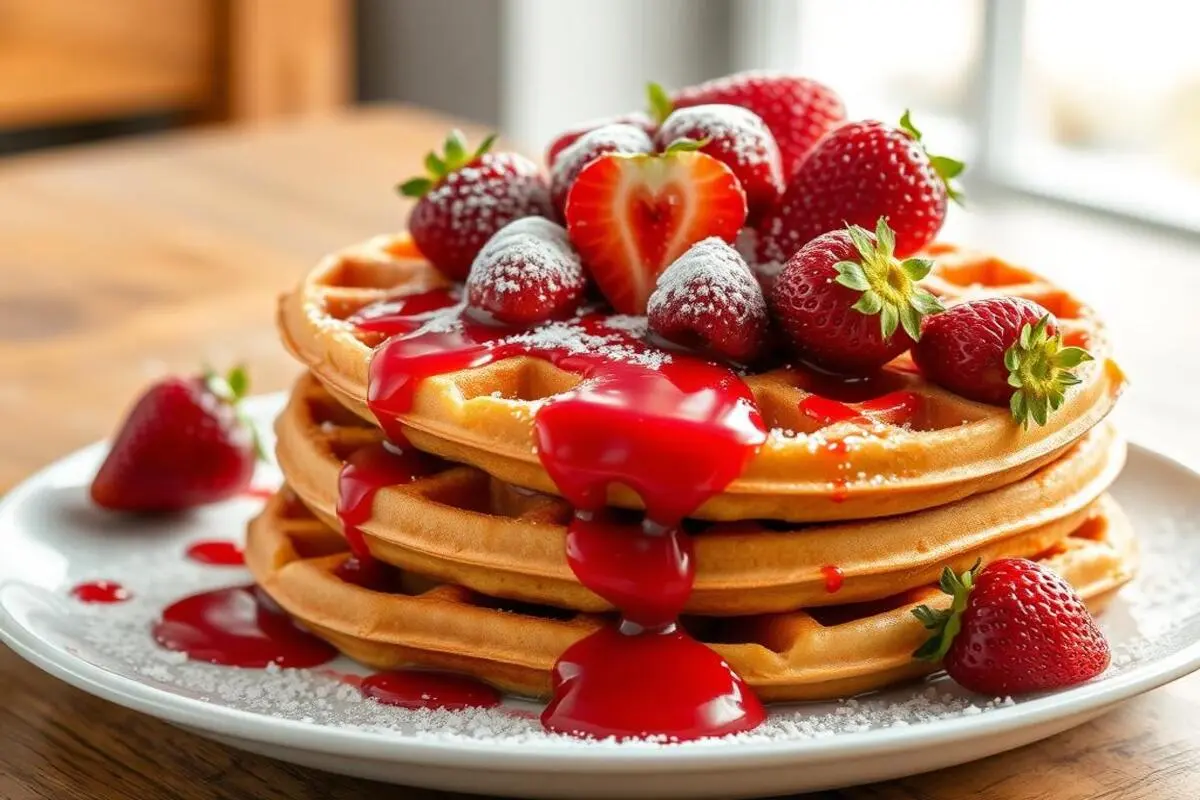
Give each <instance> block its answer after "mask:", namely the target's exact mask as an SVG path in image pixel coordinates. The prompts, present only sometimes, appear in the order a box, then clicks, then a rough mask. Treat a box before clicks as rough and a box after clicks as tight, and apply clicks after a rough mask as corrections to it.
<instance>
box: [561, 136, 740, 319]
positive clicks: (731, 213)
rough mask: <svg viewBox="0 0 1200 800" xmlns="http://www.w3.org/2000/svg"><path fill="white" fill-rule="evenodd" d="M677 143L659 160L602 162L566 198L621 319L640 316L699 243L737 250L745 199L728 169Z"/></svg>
mask: <svg viewBox="0 0 1200 800" xmlns="http://www.w3.org/2000/svg"><path fill="white" fill-rule="evenodd" d="M697 144H698V143H697V142H690V141H687V140H684V141H680V142H676V143H674V144H673V145H671V147H669V148H668V149H667V151H666V152H665V153H661V154H644V155H624V154H612V153H610V154H608V155H602V156H600V157H599V158H597V159H595V160H594V161H592V162H591V163H590V164H588V165H587V166H586V167H584V168H583V171H582V172H580V173H579V177H577V178H576V179H575V183H574V185H573V186H572V187H571V190H570V192H569V193H568V194H567V207H566V218H567V232H568V234H569V235H570V237H571V243H572V244H574V245H575V249H576V250H578V251H579V255H580V256H581V257H582V258H583V263H584V266H585V267H586V268H587V269H588V271H589V272H590V274H591V276H592V278H593V280H595V282H596V285H597V286H598V287H599V288H600V291H601V292H602V293H603V294H604V296H605V297H606V298H607V299H608V301H609V303H611V304H612V307H613V308H615V309H616V310H617V311H619V312H621V313H622V314H642V313H645V311H646V300H647V298H649V297H650V293H651V292H652V291H653V290H654V285H655V281H656V279H657V278H658V275H659V273H660V272H662V271H663V270H664V269H665V268H666V266H667V265H668V264H670V263H671V262H672V261H674V260H675V259H677V258H678V257H679V256H680V255H682V254H683V253H684V251H686V250H687V249H688V248H689V247H691V246H692V245H693V244H695V243H696V242H698V241H700V240H701V239H707V238H708V237H710V236H716V237H717V238H719V239H722V240H724V241H726V242H732V241H733V240H734V238H735V237H736V236H737V234H738V231H739V230H741V228H742V224H743V223H744V222H745V221H746V193H745V192H744V191H743V190H742V187H741V184H739V183H738V179H737V177H736V176H735V175H734V174H733V171H732V170H730V169H729V167H727V166H725V165H724V164H722V163H721V162H720V161H718V160H717V159H715V158H713V157H712V156H708V155H705V154H704V153H697V152H695V149H696V146H697Z"/></svg>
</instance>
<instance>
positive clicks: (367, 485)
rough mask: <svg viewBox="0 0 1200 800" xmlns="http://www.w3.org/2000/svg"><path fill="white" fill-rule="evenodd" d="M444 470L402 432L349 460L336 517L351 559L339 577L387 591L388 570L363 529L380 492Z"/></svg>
mask: <svg viewBox="0 0 1200 800" xmlns="http://www.w3.org/2000/svg"><path fill="white" fill-rule="evenodd" d="M441 466H442V462H441V461H439V460H438V459H437V458H434V457H433V456H429V455H426V454H424V453H421V452H419V451H418V450H415V449H413V448H412V447H409V446H408V440H407V439H404V438H403V435H402V434H400V433H399V432H394V433H393V435H392V441H388V442H378V443H375V444H369V445H366V446H365V447H362V448H359V449H358V450H355V451H354V452H353V453H351V454H350V455H349V456H348V457H347V458H346V462H345V464H343V465H342V471H341V473H340V474H339V475H338V503H337V515H338V520H339V521H340V522H341V523H342V533H343V535H344V536H345V537H346V543H347V544H348V545H349V546H350V558H348V559H347V560H346V561H345V562H344V563H343V564H342V565H341V566H340V567H339V568H338V570H337V574H338V577H340V578H342V580H345V581H348V582H350V583H354V584H357V585H359V586H363V587H366V588H368V589H380V590H382V589H386V588H387V585H388V583H389V580H390V574H389V570H388V569H387V566H386V565H384V564H381V563H379V562H378V561H376V560H375V559H374V558H373V557H372V556H371V551H370V549H369V548H368V547H367V540H366V538H365V537H364V536H363V532H362V528H361V527H360V526H362V525H364V524H365V523H366V522H367V521H368V520H370V519H371V506H372V504H373V503H374V502H375V495H376V494H377V493H378V492H379V490H380V489H383V488H385V487H387V486H400V485H403V484H406V483H412V482H413V481H414V480H416V479H417V478H420V477H422V476H424V475H429V474H431V473H433V472H436V471H437V470H438V469H440V468H441Z"/></svg>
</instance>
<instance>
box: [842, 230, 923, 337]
mask: <svg viewBox="0 0 1200 800" xmlns="http://www.w3.org/2000/svg"><path fill="white" fill-rule="evenodd" d="M846 231H847V233H849V234H850V241H852V242H853V243H854V248H855V249H856V250H857V251H858V256H859V259H860V261H861V263H859V262H857V261H839V262H838V263H836V264H834V265H833V268H834V269H836V270H837V273H838V276H837V277H836V278H835V279H834V280H835V281H836V282H837V283H840V284H841V285H842V286H845V287H846V288H847V289H854V290H855V291H860V292H862V296H861V297H859V298H858V302H856V303H855V304H854V306H853V308H854V310H855V311H859V312H861V313H863V314H868V315H875V314H878V315H879V325H880V329H881V331H882V332H883V338H884V339H890V338H891V337H892V334H894V333H895V332H896V328H897V327H903V328H904V332H905V333H907V334H908V335H909V337H910V338H911V339H912V340H913V341H914V342H915V341H917V340H919V339H920V338H921V320H922V319H923V318H924V317H925V316H927V315H929V314H937V313H939V312H941V311H945V307H944V306H942V301H940V300H938V299H937V298H936V297H934V296H933V295H932V294H930V293H929V292H927V291H926V290H925V289H923V288H921V287H920V286H918V285H917V281H919V280H921V279H922V278H924V277H925V276H926V275H928V274H929V270H931V269H933V262H932V261H931V260H929V259H928V258H906V259H904V260H903V261H899V260H898V259H897V258H896V257H895V255H894V252H895V249H896V234H895V232H894V231H892V229H891V228H890V227H888V224H887V220H886V219H884V218H883V217H880V218H879V221H878V222H876V223H875V241H871V234H870V233H868V232H867V230H866V228H862V227H859V226H858V225H848V226H846Z"/></svg>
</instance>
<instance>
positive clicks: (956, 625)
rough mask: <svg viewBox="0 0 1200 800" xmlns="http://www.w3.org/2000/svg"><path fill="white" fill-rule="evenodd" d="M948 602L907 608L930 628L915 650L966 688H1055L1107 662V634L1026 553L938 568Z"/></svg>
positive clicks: (993, 692)
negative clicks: (958, 568) (960, 569)
mask: <svg viewBox="0 0 1200 800" xmlns="http://www.w3.org/2000/svg"><path fill="white" fill-rule="evenodd" d="M941 588H942V591H944V592H946V593H947V594H949V595H950V596H951V597H952V598H953V600H952V601H951V605H950V607H949V608H948V609H945V610H935V609H933V608H930V607H929V606H920V607H918V608H916V609H914V610H913V614H914V615H915V616H916V618H917V619H918V620H920V621H921V624H922V625H924V626H925V627H926V628H927V629H929V630H930V631H931V632H932V636H931V637H930V639H929V641H928V642H926V643H925V644H924V645H923V646H922V647H921V648H920V649H918V650H917V651H916V652H915V653H914V654H913V655H914V657H916V658H919V659H922V660H927V661H942V663H943V665H944V666H945V668H946V672H947V673H948V674H949V675H950V677H951V678H953V679H954V680H955V681H957V682H958V683H959V684H960V685H962V686H963V687H964V688H966V689H970V690H971V691H973V692H978V693H979V694H984V695H989V696H991V697H1004V696H1006V695H1013V694H1023V693H1025V692H1038V691H1045V690H1048V689H1061V688H1064V687H1067V686H1074V685H1075V684H1078V683H1083V682H1084V681H1088V680H1091V679H1092V678H1094V677H1096V676H1097V675H1099V674H1100V673H1101V672H1103V671H1104V670H1105V669H1107V668H1108V662H1109V658H1110V654H1109V648H1108V642H1107V641H1106V640H1105V639H1104V635H1103V634H1102V633H1100V629H1099V628H1097V627H1096V622H1095V620H1094V619H1092V615H1091V613H1089V612H1088V609H1087V606H1086V605H1084V603H1083V601H1082V600H1080V599H1079V595H1078V594H1076V593H1075V590H1074V589H1073V588H1072V587H1071V584H1069V583H1067V582H1066V581H1065V580H1063V579H1062V578H1061V577H1059V576H1058V575H1057V574H1055V573H1054V572H1053V571H1052V570H1050V569H1047V568H1046V567H1044V566H1042V565H1041V564H1039V563H1037V562H1036V561H1029V560H1028V559H1024V558H1004V559H1001V560H999V561H993V562H992V563H990V564H988V565H987V566H986V567H984V568H983V569H982V570H980V569H979V564H978V563H976V565H975V567H974V568H972V569H970V570H968V571H966V572H964V573H963V574H962V575H955V574H954V571H953V570H951V569H950V568H949V567H947V568H946V569H945V570H944V571H943V572H942V579H941Z"/></svg>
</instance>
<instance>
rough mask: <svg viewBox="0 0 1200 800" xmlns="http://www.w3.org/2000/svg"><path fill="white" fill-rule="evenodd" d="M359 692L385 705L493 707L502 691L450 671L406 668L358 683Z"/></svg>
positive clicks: (452, 707) (406, 706)
mask: <svg viewBox="0 0 1200 800" xmlns="http://www.w3.org/2000/svg"><path fill="white" fill-rule="evenodd" d="M358 688H359V691H361V692H362V693H363V696H364V697H369V698H371V699H372V700H374V701H375V702H377V703H382V704H384V705H385V706H399V707H401V708H446V709H462V708H493V707H495V706H498V705H500V693H499V692H498V691H496V690H495V689H493V688H492V687H491V686H488V685H487V684H486V683H482V682H481V681H477V680H475V679H474V678H471V677H468V676H466V675H456V674H454V673H449V672H432V671H427V670H417V669H405V670H397V671H395V672H377V673H375V674H374V675H368V676H367V677H365V678H363V679H362V681H361V683H359V687H358Z"/></svg>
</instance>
